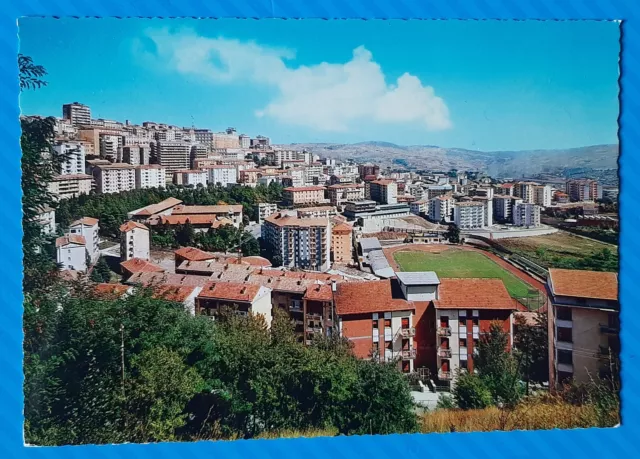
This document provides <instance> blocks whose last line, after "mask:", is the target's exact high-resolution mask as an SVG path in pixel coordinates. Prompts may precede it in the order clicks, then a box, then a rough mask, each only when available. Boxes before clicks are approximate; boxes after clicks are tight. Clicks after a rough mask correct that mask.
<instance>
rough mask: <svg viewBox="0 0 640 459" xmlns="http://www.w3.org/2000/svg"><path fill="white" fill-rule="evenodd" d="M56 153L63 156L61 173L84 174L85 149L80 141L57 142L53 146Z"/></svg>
mask: <svg viewBox="0 0 640 459" xmlns="http://www.w3.org/2000/svg"><path fill="white" fill-rule="evenodd" d="M53 151H54V152H55V154H56V155H58V156H61V157H63V158H64V159H63V161H62V164H61V167H60V174H61V175H78V174H84V160H85V150H84V145H83V144H82V143H80V142H57V143H56V144H55V145H54V146H53Z"/></svg>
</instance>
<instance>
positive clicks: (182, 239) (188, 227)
mask: <svg viewBox="0 0 640 459" xmlns="http://www.w3.org/2000/svg"><path fill="white" fill-rule="evenodd" d="M195 239H196V231H195V229H194V228H193V225H192V224H191V222H190V221H189V220H188V219H187V221H186V222H185V224H184V225H180V226H179V227H178V228H177V229H176V240H177V241H178V244H180V245H182V246H188V245H191V244H193V242H194V241H195Z"/></svg>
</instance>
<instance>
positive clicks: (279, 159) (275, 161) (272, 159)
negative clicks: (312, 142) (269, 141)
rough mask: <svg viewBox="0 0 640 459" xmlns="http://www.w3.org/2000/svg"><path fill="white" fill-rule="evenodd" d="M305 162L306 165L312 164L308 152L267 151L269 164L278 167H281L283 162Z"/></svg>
mask: <svg viewBox="0 0 640 459" xmlns="http://www.w3.org/2000/svg"><path fill="white" fill-rule="evenodd" d="M290 161H303V163H304V164H310V163H311V154H310V153H309V152H306V151H297V150H271V151H267V162H268V163H269V164H270V165H272V166H276V167H281V166H282V163H283V162H290Z"/></svg>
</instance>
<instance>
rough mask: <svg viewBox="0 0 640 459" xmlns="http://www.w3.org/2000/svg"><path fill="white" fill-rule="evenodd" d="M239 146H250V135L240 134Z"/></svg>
mask: <svg viewBox="0 0 640 459" xmlns="http://www.w3.org/2000/svg"><path fill="white" fill-rule="evenodd" d="M239 140H240V148H250V147H251V137H249V136H248V135H247V134H240V136H239Z"/></svg>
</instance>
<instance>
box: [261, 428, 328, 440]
mask: <svg viewBox="0 0 640 459" xmlns="http://www.w3.org/2000/svg"><path fill="white" fill-rule="evenodd" d="M336 435H338V431H337V430H334V429H310V430H302V431H300V430H285V431H280V432H264V433H262V434H260V435H258V436H256V439H267V440H274V439H277V438H314V437H335V436H336Z"/></svg>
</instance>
